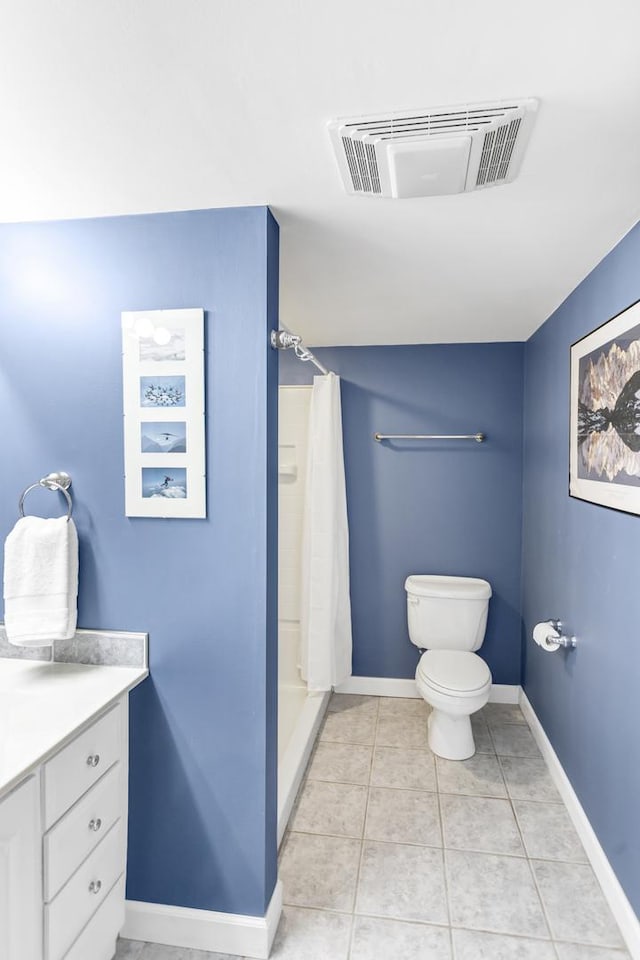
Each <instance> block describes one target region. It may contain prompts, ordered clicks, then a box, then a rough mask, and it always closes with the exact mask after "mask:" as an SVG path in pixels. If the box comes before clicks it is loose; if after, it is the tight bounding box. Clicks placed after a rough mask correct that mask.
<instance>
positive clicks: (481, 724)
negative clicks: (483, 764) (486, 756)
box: [471, 713, 496, 754]
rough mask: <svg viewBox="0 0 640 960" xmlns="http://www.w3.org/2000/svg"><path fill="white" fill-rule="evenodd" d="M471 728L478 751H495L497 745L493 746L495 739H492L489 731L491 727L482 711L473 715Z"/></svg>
mask: <svg viewBox="0 0 640 960" xmlns="http://www.w3.org/2000/svg"><path fill="white" fill-rule="evenodd" d="M471 730H472V732H473V740H474V743H475V745H476V753H492V754H493V753H495V752H496V751H495V747H494V746H493V740H492V739H491V734H490V733H489V727H488V725H487V721H486V720H485V719H484V717H483V716H482V713H474V714H472V716H471Z"/></svg>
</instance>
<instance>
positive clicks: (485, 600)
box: [404, 574, 491, 650]
mask: <svg viewBox="0 0 640 960" xmlns="http://www.w3.org/2000/svg"><path fill="white" fill-rule="evenodd" d="M404 588H405V590H406V591H407V619H408V621H409V637H410V639H411V642H412V643H415V645H416V646H417V647H420V648H421V649H423V650H477V649H478V648H479V647H481V646H482V642H483V640H484V632H485V629H486V626H487V613H488V611H489V598H490V596H491V584H490V583H488V582H487V581H486V580H478V579H475V578H474V577H439V576H429V575H418V574H413V575H412V576H410V577H407V579H406V581H405V584H404Z"/></svg>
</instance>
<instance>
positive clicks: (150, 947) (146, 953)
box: [116, 943, 237, 960]
mask: <svg viewBox="0 0 640 960" xmlns="http://www.w3.org/2000/svg"><path fill="white" fill-rule="evenodd" d="M124 956H126V954H124ZM133 956H136V957H139V960H237V957H233V956H232V955H231V954H230V953H210V952H209V951H208V950H189V949H188V948H186V947H166V946H163V945H162V944H160V943H145V944H144V946H143V949H142V951H141V952H140V953H139V954H133ZM116 957H117V958H118V960H119V957H120V954H116Z"/></svg>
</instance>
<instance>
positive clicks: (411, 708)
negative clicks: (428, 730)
mask: <svg viewBox="0 0 640 960" xmlns="http://www.w3.org/2000/svg"><path fill="white" fill-rule="evenodd" d="M430 711H431V707H430V706H429V704H428V703H426V701H425V700H423V699H422V697H420V699H409V698H405V697H380V706H379V711H378V716H379V717H398V718H402V717H417V718H418V719H420V720H423V721H425V722H426V720H427V717H428V716H429V713H430Z"/></svg>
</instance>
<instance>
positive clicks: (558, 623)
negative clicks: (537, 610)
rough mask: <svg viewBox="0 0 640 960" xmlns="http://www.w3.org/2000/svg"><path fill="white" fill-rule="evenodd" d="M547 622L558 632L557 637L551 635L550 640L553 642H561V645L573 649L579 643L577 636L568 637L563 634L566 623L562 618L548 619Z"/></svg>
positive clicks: (566, 648)
mask: <svg viewBox="0 0 640 960" xmlns="http://www.w3.org/2000/svg"><path fill="white" fill-rule="evenodd" d="M547 623H548V624H549V626H550V627H551V629H552V630H555V632H556V633H557V634H558V636H557V637H554V636H550V637H549V640H550V641H551V642H553V643H557V644H559V645H560V646H561V647H564V648H565V650H572V649H573V648H574V647H575V646H576V644H577V643H578V640H577V637H567V636H565V635H564V634H563V632H562V631H563V630H564V624H563V622H562V620H547Z"/></svg>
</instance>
